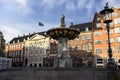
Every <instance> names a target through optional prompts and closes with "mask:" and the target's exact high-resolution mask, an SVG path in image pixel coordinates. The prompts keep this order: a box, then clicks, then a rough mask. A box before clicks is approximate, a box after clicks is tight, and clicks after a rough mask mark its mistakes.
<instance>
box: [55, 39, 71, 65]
mask: <svg viewBox="0 0 120 80" xmlns="http://www.w3.org/2000/svg"><path fill="white" fill-rule="evenodd" d="M68 40H69V39H68V38H59V39H58V54H57V56H56V58H55V60H54V67H72V59H71V57H70V55H69V47H68V45H67V42H68Z"/></svg>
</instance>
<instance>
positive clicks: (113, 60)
mask: <svg viewBox="0 0 120 80" xmlns="http://www.w3.org/2000/svg"><path fill="white" fill-rule="evenodd" d="M107 61H108V62H110V61H111V60H110V59H108V60H107ZM112 62H115V59H114V58H112Z"/></svg>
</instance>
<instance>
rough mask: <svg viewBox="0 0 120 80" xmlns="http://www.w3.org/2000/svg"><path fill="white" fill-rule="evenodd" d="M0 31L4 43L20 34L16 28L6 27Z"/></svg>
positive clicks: (0, 28)
mask: <svg viewBox="0 0 120 80" xmlns="http://www.w3.org/2000/svg"><path fill="white" fill-rule="evenodd" d="M0 30H1V31H2V33H3V35H4V38H5V40H6V42H8V41H10V40H11V39H12V38H13V37H15V36H17V35H20V34H21V32H20V31H19V30H18V29H17V28H13V27H9V26H6V25H3V26H2V27H0Z"/></svg>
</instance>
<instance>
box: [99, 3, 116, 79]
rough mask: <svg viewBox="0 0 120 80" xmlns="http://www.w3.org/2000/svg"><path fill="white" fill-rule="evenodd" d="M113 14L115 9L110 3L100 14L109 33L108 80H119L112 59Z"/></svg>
mask: <svg viewBox="0 0 120 80" xmlns="http://www.w3.org/2000/svg"><path fill="white" fill-rule="evenodd" d="M112 12H113V9H112V8H109V6H108V3H106V6H105V7H104V9H103V10H102V11H100V14H102V16H103V20H104V23H105V24H106V29H107V33H108V57H109V59H108V63H107V71H108V74H107V79H108V80H117V71H116V68H117V67H116V64H115V62H114V61H113V58H112V56H113V55H112V49H111V43H110V23H111V22H112Z"/></svg>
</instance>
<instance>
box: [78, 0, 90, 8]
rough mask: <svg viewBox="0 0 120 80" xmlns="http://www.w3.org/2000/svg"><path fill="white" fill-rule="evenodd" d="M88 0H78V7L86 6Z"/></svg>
mask: <svg viewBox="0 0 120 80" xmlns="http://www.w3.org/2000/svg"><path fill="white" fill-rule="evenodd" d="M87 1H88V0H78V1H77V5H76V6H77V8H78V9H83V8H84V7H85V5H86V2H87Z"/></svg>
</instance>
